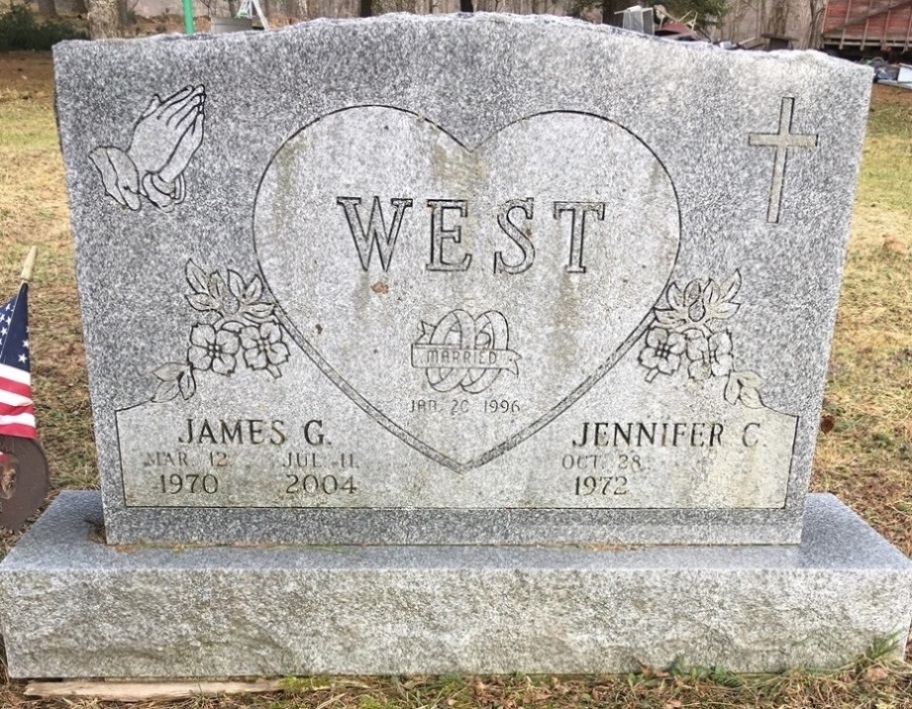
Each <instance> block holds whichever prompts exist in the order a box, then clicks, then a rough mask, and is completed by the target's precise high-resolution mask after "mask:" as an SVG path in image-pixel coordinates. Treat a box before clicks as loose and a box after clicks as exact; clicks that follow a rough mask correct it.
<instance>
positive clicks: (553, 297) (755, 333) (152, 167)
mask: <svg viewBox="0 0 912 709" xmlns="http://www.w3.org/2000/svg"><path fill="white" fill-rule="evenodd" d="M55 68H56V73H57V107H58V117H59V122H60V133H61V141H62V147H63V154H64V160H65V163H66V166H67V182H68V187H69V192H70V203H71V207H72V219H73V226H74V235H75V240H76V257H77V270H78V279H79V290H80V297H81V301H82V308H83V316H84V327H85V342H86V352H87V359H88V366H89V375H90V386H91V392H90V393H91V398H92V413H93V418H94V423H95V432H96V441H97V446H98V464H99V473H100V478H101V498H102V501H103V505H104V515H103V519H102V516H101V512H100V509H99V507H98V502H97V499H96V498H94V497H93V496H91V495H82V496H77V495H69V496H64V497H63V498H62V499H61V500H60V501H59V503H57V505H56V507H55V508H54V509H52V510H51V511H50V512H49V513H48V515H47V518H46V519H45V520H44V521H43V522H42V523H41V524H42V525H43V526H41V525H39V527H36V529H35V530H34V532H33V534H32V535H31V536H30V537H29V538H27V539H26V540H25V541H24V542H23V544H22V546H21V547H20V548H19V549H17V551H16V552H14V553H13V554H12V555H11V556H10V558H9V559H7V561H6V562H5V563H4V569H3V573H0V583H3V584H4V586H3V588H4V590H5V593H6V595H7V602H6V606H5V607H6V615H5V616H4V633H5V634H7V648H8V651H9V655H10V668H11V672H12V673H13V675H14V676H21V675H29V674H31V675H38V674H42V675H86V674H88V675H118V676H124V675H139V676H162V675H181V674H183V675H192V676H204V675H224V674H283V673H284V674H288V673H303V672H384V673H388V672H451V671H471V672H476V671H512V670H522V671H527V672H541V671H547V672H558V671H574V672H575V671H606V670H623V669H628V668H630V667H631V666H632V665H634V664H635V662H636V661H645V662H648V663H652V664H668V663H670V662H672V661H674V660H675V658H676V657H678V656H680V655H682V654H683V655H685V656H686V657H685V660H686V661H691V662H696V663H698V664H707V665H709V664H724V665H726V666H728V667H731V668H732V669H750V670H758V669H776V668H781V667H783V666H788V665H790V664H799V663H800V664H839V663H840V662H843V661H845V660H846V659H847V658H850V657H851V654H852V653H857V652H860V651H862V650H863V649H864V647H865V646H866V645H867V644H869V643H870V642H872V641H873V640H874V639H875V638H876V636H879V635H889V634H894V637H895V638H897V640H896V643H897V644H896V647H897V648H899V647H901V643H902V639H903V638H904V637H905V633H906V632H907V631H908V626H909V616H910V613H912V611H910V607H912V606H910V604H912V601H910V591H909V583H908V581H909V578H910V572H909V564H908V562H907V561H906V560H905V559H904V558H903V557H902V555H901V554H899V553H898V552H897V551H895V550H894V549H892V548H891V547H889V545H888V544H886V542H884V541H883V540H882V539H880V538H879V537H878V536H877V535H876V534H875V533H874V532H873V531H872V530H870V529H868V528H867V527H866V526H865V525H864V524H863V523H862V522H860V521H859V520H858V519H857V518H855V517H854V516H852V514H851V513H850V512H848V511H847V510H846V509H845V508H844V507H842V506H841V505H840V504H839V503H837V502H836V501H835V500H833V499H832V498H817V497H810V498H809V497H808V496H807V489H808V482H809V478H810V473H811V460H812V455H813V449H814V444H815V438H816V432H817V427H818V419H819V411H820V405H821V399H822V393H823V386H824V381H825V373H826V367H827V358H828V353H829V344H830V339H831V336H832V330H833V325H834V319H835V312H836V304H837V298H838V294H839V287H840V280H841V273H842V266H843V260H844V256H845V249H846V241H847V238H848V223H849V216H850V212H851V207H852V198H853V190H854V184H855V179H856V175H857V170H858V160H859V156H860V149H861V143H862V138H863V134H864V124H865V119H866V115H867V105H868V92H869V85H870V72H869V70H867V69H864V68H860V67H857V66H853V65H851V64H848V63H843V62H839V61H836V60H833V59H830V58H827V57H824V56H822V55H820V54H816V53H792V54H775V55H771V54H748V53H729V52H725V51H723V50H720V49H717V48H714V47H711V46H709V45H695V46H683V45H677V44H672V43H668V42H665V41H661V40H655V39H651V38H645V37H642V36H636V35H633V34H630V33H625V32H622V31H618V30H614V29H610V28H604V27H594V26H591V25H586V24H584V23H581V22H577V21H569V20H562V19H554V18H549V19H545V18H534V19H530V18H522V19H521V18H516V17H508V16H494V15H489V16H476V17H472V18H468V17H453V16H450V17H430V18H428V17H425V18H417V17H410V16H401V15H400V16H385V17H383V18H380V19H375V20H372V21H365V22H360V21H350V22H345V21H343V22H330V21H315V22H311V23H307V24H306V25H302V26H298V27H294V28H289V29H286V30H282V31H271V32H264V33H238V34H233V35H224V36H218V37H195V38H192V39H181V38H172V37H168V38H152V39H145V40H137V41H112V42H104V43H64V44H61V45H59V46H58V47H57V48H56V50H55ZM805 510H807V520H806V523H805V524H804V525H803V522H804V521H805V517H804V515H805ZM93 524H95V525H99V526H103V527H104V530H105V533H106V536H107V541H108V543H109V544H115V545H116V544H124V543H126V544H129V545H131V546H130V547H129V548H130V550H131V551H130V554H127V555H125V554H122V553H119V552H117V550H116V549H117V547H113V548H107V547H104V546H101V545H97V544H96V545H95V546H94V547H92V546H91V543H90V542H88V541H86V539H85V536H86V535H85V530H86V529H87V528H88V526H90V525H93ZM55 539H56V540H60V539H66V540H70V541H67V542H66V543H62V542H59V541H58V542H54V541H53V540H55ZM832 539H840V540H842V541H841V543H840V545H839V546H838V549H837V548H835V547H834V546H833V545H832V544H831V543H830V542H831V540H832ZM142 543H147V544H150V546H149V547H148V548H144V547H143V546H142ZM167 543H177V544H180V545H181V548H184V546H185V545H187V544H202V545H229V546H224V547H222V548H214V549H213V548H209V549H195V550H192V551H184V552H182V553H180V554H177V553H175V552H173V551H169V550H167V549H161V548H156V547H154V546H152V544H157V545H161V544H167ZM264 543H266V544H280V545H283V544H284V545H294V544H297V545H345V544H347V545H361V546H352V547H339V548H344V549H346V550H347V553H346V554H343V555H341V556H339V555H334V554H333V553H332V552H327V551H325V550H321V549H312V548H311V549H308V548H305V547H302V546H286V547H285V548H282V549H274V550H264V549H251V548H249V547H250V545H256V544H264ZM377 544H387V545H419V546H411V547H405V548H403V547H395V548H394V547H389V548H386V549H384V548H377V547H372V546H366V545H377ZM533 544H534V545H546V546H547V548H544V549H533V548H517V547H514V546H506V545H533ZM567 544H573V545H575V548H574V549H572V550H571V549H568V548H565V547H561V546H560V545H567ZM617 544H637V545H642V544H651V545H656V544H665V545H690V546H682V547H679V548H668V547H658V548H652V549H643V550H639V551H623V550H617V549H614V548H612V545H617ZM725 544H728V545H732V544H740V545H773V544H775V545H781V546H778V547H769V546H767V547H758V548H748V547H746V546H742V547H741V548H732V547H728V548H726V547H721V546H716V547H715V548H713V547H710V546H706V545H725ZM137 545H139V546H137ZM231 545H234V546H231ZM441 545H468V546H463V547H453V546H441ZM555 545H557V546H555ZM693 545H703V546H693ZM61 555H63V556H62V558H63V559H66V560H67V561H66V563H64V564H63V566H62V568H63V569H64V570H63V571H53V570H51V571H48V570H47V569H49V568H50V569H59V568H61ZM861 569H863V573H860V574H859V573H858V572H859V570H861ZM48 574H50V575H51V578H52V582H51V583H50V585H51V586H52V587H54V588H58V589H60V594H56V593H49V592H47V589H46V587H47V585H48V584H47V583H46V582H47V579H48V576H47V575H48ZM55 574H56V575H55ZM87 575H88V576H87ZM87 578H91V579H92V581H91V582H87V581H86V579H87ZM86 583H90V585H91V586H92V592H91V593H90V594H85V593H84V594H80V593H76V592H74V591H73V586H74V584H75V585H79V584H86ZM37 586H42V588H43V589H44V590H43V591H42V593H41V594H38V596H33V595H30V593H29V591H28V590H27V589H29V588H31V589H34V588H36V587H37ZM263 588H281V589H283V592H282V594H280V595H281V599H273V600H270V599H269V598H268V597H266V598H264V597H262V594H261V593H260V590H261V589H263ZM17 589H19V590H17ZM21 589H26V590H21ZM175 591H178V592H179V594H180V596H181V597H182V598H185V599H186V601H185V602H184V603H183V604H182V605H181V607H180V608H179V609H175V607H174V605H173V604H168V603H165V606H166V607H167V608H168V609H170V610H169V611H168V612H167V613H166V612H165V611H164V607H158V606H157V605H156V603H157V602H158V601H157V600H155V599H163V598H165V597H166V596H168V594H172V593H174V592H175ZM872 594H873V595H876V598H877V599H879V600H878V605H877V606H876V608H874V607H872V606H871V599H872ZM57 595H60V596H61V598H56V596H57ZM55 598H56V600H53V599H55ZM608 598H611V599H612V604H615V605H612V608H614V610H612V611H611V612H610V613H608V612H607V611H606V610H605V608H606V605H605V604H606V603H607V600H606V599H608ZM837 598H838V599H840V600H839V604H836V603H835V601H834V599H837ZM216 599H217V600H216ZM346 599H347V600H346ZM343 601H344V602H343ZM52 604H53V605H52ZM99 604H100V605H101V606H102V607H103V608H105V609H106V610H105V612H104V613H102V614H101V616H102V617H103V618H104V620H103V621H102V624H101V625H100V626H99V625H98V622H97V616H98V614H97V613H95V612H92V611H91V610H90V609H91V607H93V606H98V605H99ZM840 604H841V605H840ZM834 605H839V608H835V609H834V608H833V606H834ZM292 607H294V608H296V609H297V610H298V612H297V614H296V613H292V612H290V609H291V608H292ZM759 607H764V608H766V609H767V610H764V611H763V612H762V613H761V615H762V616H763V618H764V620H763V622H759V619H758V616H757V609H758V608H759ZM720 608H724V609H727V610H725V611H724V612H720V611H719V609H720ZM321 609H322V610H321ZM346 609H347V610H346ZM479 609H485V613H479V612H478V611H479ZM669 609H671V610H670V614H671V615H672V616H674V618H675V620H674V621H673V622H671V625H670V626H668V623H669V622H670V621H669V620H668V617H667V616H666V615H663V614H665V613H666V612H668V611H669ZM823 609H827V610H823ZM491 612H493V613H495V614H496V615H497V618H491V617H489V614H490V613H491ZM821 613H822V614H823V615H821ZM593 614H594V615H593ZM137 616H139V617H138V618H137ZM39 617H41V618H44V621H43V622H44V623H45V626H43V629H42V630H36V629H35V627H34V626H35V623H36V622H37V621H36V619H37V618H39ZM129 618H136V619H135V620H126V619H129ZM498 618H499V619H498ZM90 619H91V620H90ZM290 619H293V620H290ZM120 621H123V622H125V623H126V625H128V626H129V628H130V637H131V638H133V639H132V640H129V641H122V640H121V641H119V642H112V640H111V638H112V637H113V636H114V635H115V633H117V632H120V633H123V632H124V631H123V630H122V629H121V630H117V629H116V628H115V625H118V624H119V622H120ZM48 626H53V627H54V628H55V632H54V633H51V631H50V629H49V627H48ZM89 626H91V627H93V628H95V629H96V630H95V632H96V633H97V635H98V637H99V638H100V639H99V641H98V642H97V643H96V645H97V647H96V652H95V656H94V657H95V659H93V660H86V659H85V658H84V657H76V656H75V648H74V647H69V646H67V638H70V639H75V638H77V637H80V638H81V637H83V636H84V635H85V632H84V631H85V629H86V628H87V627H89ZM707 627H711V628H713V630H712V632H709V631H707V630H706V629H707ZM51 635H53V638H54V639H53V640H50V637H51ZM36 636H40V638H41V639H39V638H38V637H36ZM809 636H810V637H813V638H814V640H813V641H810V642H808V641H807V637H809ZM900 636H901V637H900ZM73 642H76V641H75V640H74V641H73ZM125 646H128V647H129V651H125V650H124V647H125ZM215 647H218V648H219V650H218V651H212V650H211V648H215ZM176 648H183V649H182V650H180V651H178V650H177V649H176ZM207 648H208V650H207V651H206V652H207V653H208V654H206V653H203V649H207ZM252 648H256V650H255V651H252V650H251V649H252ZM834 648H835V649H834Z"/></svg>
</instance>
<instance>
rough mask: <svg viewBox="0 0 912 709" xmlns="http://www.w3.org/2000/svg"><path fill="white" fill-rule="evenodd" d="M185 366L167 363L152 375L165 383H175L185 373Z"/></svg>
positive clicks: (177, 363)
mask: <svg viewBox="0 0 912 709" xmlns="http://www.w3.org/2000/svg"><path fill="white" fill-rule="evenodd" d="M184 366H185V365H184V364H183V363H182V362H166V363H165V364H163V365H162V366H161V367H159V368H158V369H155V370H153V371H152V374H154V375H155V376H156V377H158V378H159V379H161V380H162V381H163V382H173V381H175V380H176V379H177V378H178V377H179V376H180V375H181V372H183V371H184Z"/></svg>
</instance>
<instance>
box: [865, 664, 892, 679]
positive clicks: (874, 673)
mask: <svg viewBox="0 0 912 709" xmlns="http://www.w3.org/2000/svg"><path fill="white" fill-rule="evenodd" d="M889 676H890V673H889V672H887V671H886V670H885V669H884V668H883V667H869V668H868V669H866V670H865V679H867V680H869V681H871V682H882V681H883V680H885V679H886V678H887V677H889Z"/></svg>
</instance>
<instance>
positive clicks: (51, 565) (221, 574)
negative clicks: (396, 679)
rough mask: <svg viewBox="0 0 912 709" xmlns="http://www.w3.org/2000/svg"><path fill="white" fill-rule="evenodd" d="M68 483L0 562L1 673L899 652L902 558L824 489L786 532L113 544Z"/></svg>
mask: <svg viewBox="0 0 912 709" xmlns="http://www.w3.org/2000/svg"><path fill="white" fill-rule="evenodd" d="M101 523H102V508H101V500H100V496H99V495H98V494H97V493H92V492H64V493H62V494H61V495H60V497H59V498H58V499H57V500H56V501H55V502H54V503H53V505H52V506H51V507H50V509H48V511H47V512H46V513H45V515H44V516H43V517H42V519H41V520H40V521H39V522H38V523H37V524H36V525H35V526H34V527H33V528H32V529H31V530H30V531H29V532H28V534H26V535H25V537H24V538H23V539H22V540H21V541H20V542H19V544H18V545H17V546H16V547H15V549H14V550H13V551H12V552H11V553H10V554H9V556H7V557H6V559H5V560H4V561H3V563H2V565H0V590H2V599H3V604H2V631H3V636H4V638H5V641H6V652H7V661H8V668H9V675H10V676H11V677H16V678H21V677H106V676H107V677H112V676H118V677H137V678H155V677H206V676H238V675H309V674H438V673H508V672H513V671H521V672H525V673H599V672H620V671H627V670H631V669H636V668H637V667H638V664H639V663H643V664H646V665H651V666H656V667H664V666H668V665H670V664H671V663H673V662H677V663H679V664H683V665H685V666H693V665H701V666H711V665H716V666H721V667H724V668H726V669H729V670H732V671H776V670H782V669H784V668H789V667H794V666H805V667H835V666H839V665H842V664H844V663H847V662H849V661H851V660H853V659H854V658H856V657H857V656H858V655H860V654H861V653H863V652H864V651H865V650H866V649H867V648H869V647H871V646H872V645H873V644H874V643H877V642H881V641H883V640H884V639H889V641H890V642H891V643H892V646H893V648H894V652H895V654H896V655H897V656H899V655H901V654H902V651H903V648H904V647H905V642H906V638H907V635H908V630H909V624H910V619H912V563H910V561H909V560H907V559H906V558H905V557H904V556H903V555H902V554H901V553H900V552H899V551H897V550H896V549H895V548H894V547H892V546H891V545H890V544H889V543H887V542H886V541H885V540H884V539H883V538H882V537H880V536H879V535H878V534H877V533H876V532H875V531H874V530H873V529H871V528H870V527H869V526H867V525H866V524H865V523H864V522H863V521H862V520H861V519H859V518H858V517H857V516H856V515H855V514H854V513H852V512H851V511H850V510H849V509H848V508H846V507H845V506H844V505H842V504H841V503H840V502H838V501H837V500H836V499H835V498H834V497H832V496H830V495H810V496H809V497H808V499H807V509H806V517H805V524H804V534H803V537H802V541H801V544H800V545H799V546H775V547H774V546H753V547H751V546H742V547H705V546H704V547H695V546H687V547H639V548H615V549H604V548H594V547H560V548H552V547H486V546H481V547H465V546H460V547H457V546H451V547H443V546H433V547H377V546H374V547H369V546H364V547H276V546H262V547H249V546H248V547H209V548H193V547H180V548H149V547H143V548H139V547H131V546H124V547H110V546H106V545H105V544H103V543H101V542H100V541H99V536H100V535H99V534H98V530H99V529H100V526H101Z"/></svg>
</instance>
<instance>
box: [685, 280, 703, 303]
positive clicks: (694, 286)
mask: <svg viewBox="0 0 912 709" xmlns="http://www.w3.org/2000/svg"><path fill="white" fill-rule="evenodd" d="M702 290H703V289H702V288H701V287H700V281H699V280H693V281H691V282H690V283H688V284H687V287H686V288H685V289H684V305H686V306H687V307H690V306H691V305H693V304H694V303H696V302H697V300H698V299H699V298H700V292H701V291H702Z"/></svg>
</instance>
